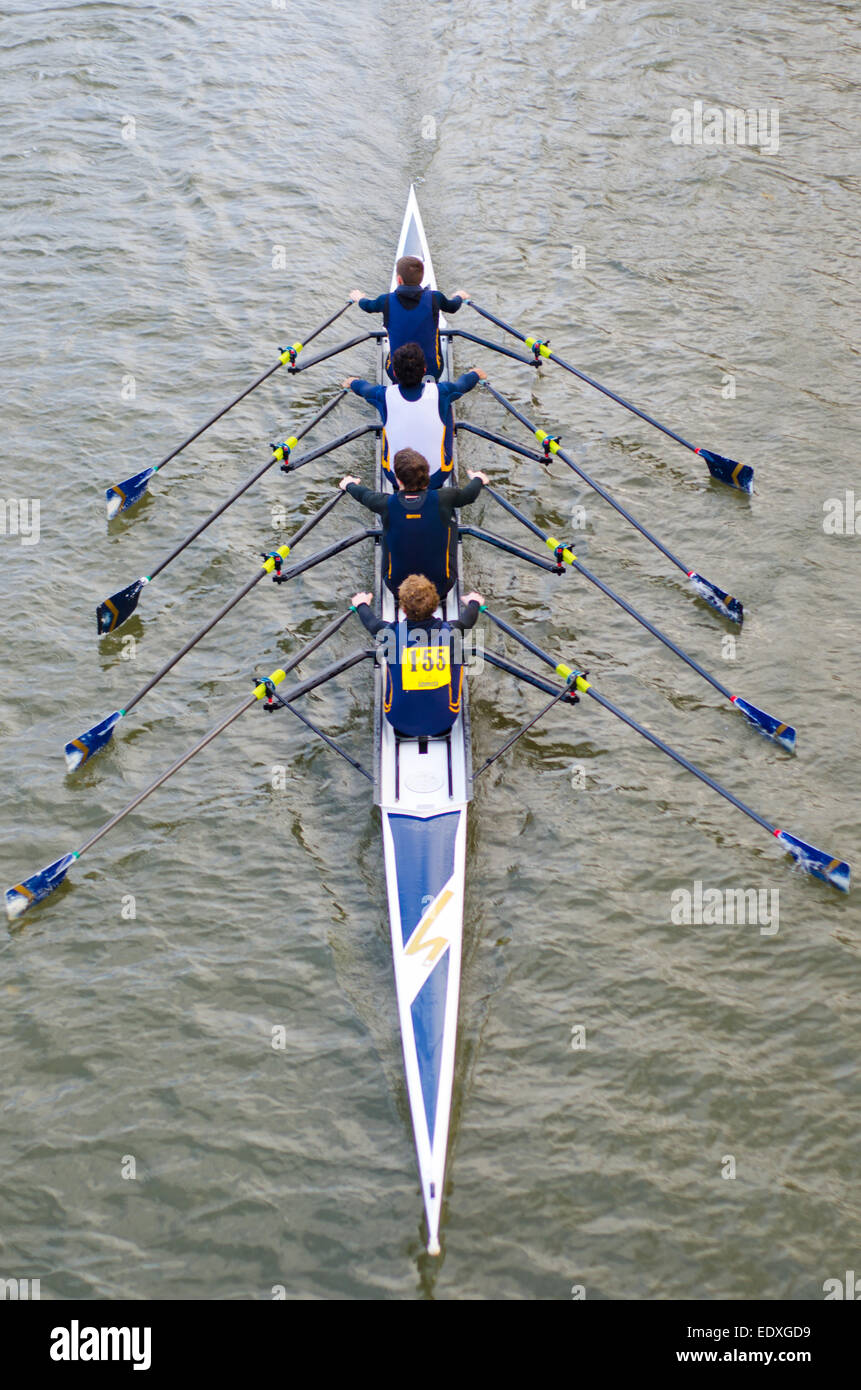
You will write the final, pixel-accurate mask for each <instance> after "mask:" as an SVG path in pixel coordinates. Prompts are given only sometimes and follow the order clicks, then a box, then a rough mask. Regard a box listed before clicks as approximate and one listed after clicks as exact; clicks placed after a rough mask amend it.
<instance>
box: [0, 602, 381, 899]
mask: <svg viewBox="0 0 861 1390" xmlns="http://www.w3.org/2000/svg"><path fill="white" fill-rule="evenodd" d="M351 611H352V610H351V609H348V610H347V612H346V613H344V614H342V615H341V617H340V620H339V622H338V624H337V626H340V624H341V623H342V622H345V621H346V620H347V618H348V617H349V616H350V613H351ZM333 630H334V628H333V626H332V625H331V624H330V629H329V631H333ZM327 635H328V633H327ZM321 639H322V634H320V635H319V636H318V638H315V639H314V643H313V646H319V645H320V640H321ZM313 646H312V644H309V646H308V647H305V648H303V650H302V651H301V652H300V653H298V655H297V656H296V657H294V658H293V661H292V662H290V663H289V664H288V665H287V666H286V667H284V668H283V669H282V670H278V671H273V672H272V675H271V676H269V677H268V678H267V679H266V680H263V681H261V682H260V683H259V685H256V686H255V688H254V690H253V692H252V693H251V695H249V696H248V699H247V700H243V701H242V704H241V705H237V707H236V709H234V710H233V711H232V713H230V714H228V715H227V717H226V718H225V719H222V720H221V722H220V723H218V724H216V726H215V728H214V729H210V731H209V733H208V734H206V735H204V737H203V738H202V739H201V740H200V742H199V743H196V744H195V745H194V747H193V748H191V749H189V751H188V752H187V753H184V754H183V756H182V757H181V758H179V759H177V761H176V762H175V763H173V765H172V766H171V767H169V768H168V769H167V772H163V773H162V774H161V776H160V777H157V778H156V780H155V781H154V782H151V783H150V784H149V786H148V787H145V788H144V790H143V791H142V792H138V794H137V796H135V797H134V798H133V799H132V800H131V801H130V802H129V803H128V805H127V806H124V807H123V809H122V810H121V811H118V812H117V814H116V815H115V816H112V817H111V819H110V820H109V821H106V822H105V824H104V825H102V826H100V828H99V829H98V830H97V831H96V832H95V834H93V835H91V836H90V838H89V839H88V840H86V841H85V842H84V844H82V845H81V847H80V849H76V850H72V851H71V853H70V854H64V855H63V856H62V858H60V859H55V860H54V862H53V864H48V865H47V867H46V868H44V869H40V870H39V872H38V873H35V874H33V875H32V876H31V877H30V878H25V879H24V880H23V881H22V882H21V883H16V884H15V886H14V888H7V890H6V915H7V917H8V918H9V921H10V922H11V921H14V920H15V918H16V917H20V916H21V914H22V912H26V911H27V909H28V908H29V907H33V905H34V904H35V903H39V902H41V901H42V900H43V898H47V897H48V896H49V894H51V893H53V892H54V891H55V889H57V888H59V887H60V884H61V883H62V882H63V880H64V879H65V877H66V874H67V873H68V871H69V869H70V868H71V867H72V865H73V864H74V863H75V862H76V860H78V859H80V858H81V856H82V855H83V854H86V852H87V850H88V849H91V848H92V847H93V845H95V844H97V843H98V841H99V840H101V839H102V837H103V836H104V835H107V833H108V831H109V830H113V828H114V826H115V825H119V823H120V821H121V820H124V819H125V817H126V816H127V815H129V813H130V812H131V811H134V810H135V808H136V807H137V806H140V804H141V802H142V801H145V800H146V798H147V797H148V796H149V795H150V794H151V793H152V792H154V791H156V790H157V788H158V787H160V786H161V785H162V784H163V783H164V782H166V781H167V780H168V778H169V777H172V776H173V774H174V773H175V772H179V770H180V768H181V767H185V764H186V763H187V762H190V761H191V759H192V758H194V757H195V756H196V755H197V754H198V753H200V752H201V751H202V749H204V748H206V747H207V745H208V744H210V743H212V741H213V739H216V738H217V737H218V735H219V734H221V733H223V732H224V730H225V729H227V728H229V727H230V725H231V724H232V723H234V721H235V720H237V719H238V718H239V717H240V715H242V714H244V713H245V711H246V710H249V709H250V708H251V706H252V705H253V704H255V703H256V702H257V701H258V700H262V699H264V698H266V697H269V696H270V695H271V691H272V687H274V686H277V685H280V684H281V682H282V681H283V680H284V677H285V676H286V674H287V672H288V671H289V670H290V669H291V667H292V666H295V665H297V664H298V663H299V661H300V660H302V659H303V658H304V657H305V656H307V655H308V652H309V650H312V649H313ZM374 655H375V653H374V652H373V651H364V650H363V651H359V652H354V653H353V654H352V655H351V656H349V657H345V658H343V659H342V660H341V661H336V662H333V663H332V664H331V665H330V666H327V667H325V668H324V669H323V670H322V671H319V672H318V673H317V675H316V676H311V677H310V678H309V679H308V680H305V681H303V682H302V683H301V684H300V685H297V686H294V687H293V688H292V689H291V690H290V691H289V692H288V693H287V695H286V697H284V698H286V699H287V700H288V701H292V700H297V699H298V698H299V696H300V695H305V694H307V693H308V691H310V690H314V689H315V688H316V687H317V686H318V685H322V684H323V683H324V681H327V680H331V679H332V677H333V676H337V675H340V673H341V672H342V671H345V670H348V669H349V668H350V667H351V666H355V665H356V664H357V663H358V662H359V661H364V660H365V658H366V657H369V656H374Z"/></svg>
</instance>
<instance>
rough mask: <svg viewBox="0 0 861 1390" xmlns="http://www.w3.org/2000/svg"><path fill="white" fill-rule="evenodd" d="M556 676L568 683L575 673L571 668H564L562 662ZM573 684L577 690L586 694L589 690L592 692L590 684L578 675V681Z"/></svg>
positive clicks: (557, 668)
mask: <svg viewBox="0 0 861 1390" xmlns="http://www.w3.org/2000/svg"><path fill="white" fill-rule="evenodd" d="M556 674H557V676H561V677H562V679H563V680H564V681H567V680H568V678H569V677H570V676H573V675H574V672H573V671H572V669H571V667H570V666H563V664H562V663H561V662H560V663H559V665H558V666H557V667H556ZM572 684H573V685H574V686H575V687H576V689H577V690H582V691H584V692H585V691H587V690H591V686H590V684H589V682H588V681H587V680H586V679H585V677H583V676H579V675H578V677H577V679H576V680H575V681H573V682H572Z"/></svg>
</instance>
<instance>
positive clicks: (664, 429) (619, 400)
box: [550, 352, 698, 454]
mask: <svg viewBox="0 0 861 1390" xmlns="http://www.w3.org/2000/svg"><path fill="white" fill-rule="evenodd" d="M550 360H551V362H555V363H556V364H557V366H559V367H564V368H565V371H566V372H570V373H571V375H572V376H576V377H579V378H580V380H581V381H585V382H586V385H587V386H594V388H595V390H596V391H600V392H601V395H602V396H609V398H610V400H611V401H615V402H616V404H617V405H622V406H624V407H625V409H626V410H630V412H631V414H632V415H638V416H639V418H640V419H641V420H645V422H646V424H647V425H654V427H655V429H656V430H660V431H661V434H666V435H668V436H669V438H670V439H674V440H675V441H676V443H677V444H683V445H684V447H685V448H686V449H690V451H691V453H692V454H695V453H697V452H698V451H697V448H696V446H695V445H693V444H690V443H688V441H687V439H683V438H682V436H681V435H680V434H676V431H675V430H671V429H670V428H669V426H668V425H662V424H661V422H660V420H653V419H652V416H651V415H647V414H646V412H645V410H640V409H639V407H638V406H636V405H632V404H631V402H630V401H626V400H625V398H624V396H618V395H617V394H616V392H615V391H611V390H610V388H609V386H602V385H601V383H600V381H595V379H594V377H591V376H587V375H586V373H585V372H581V371H578V369H577V368H576V367H572V365H571V363H570V362H565V361H564V360H563V359H562V358H561V357H557V355H556V353H555V352H551V353H550Z"/></svg>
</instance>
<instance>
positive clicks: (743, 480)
mask: <svg viewBox="0 0 861 1390" xmlns="http://www.w3.org/2000/svg"><path fill="white" fill-rule="evenodd" d="M466 302H467V304H469V305H470V306H471V307H472V308H473V309H474V310H475V312H476V313H477V314H481V316H482V318H486V319H488V320H489V321H490V322H491V323H495V324H496V325H497V327H499V328H501V329H502V330H503V331H504V332H505V333H510V334H511V336H512V337H513V338H519V339H520V341H521V343H525V344H526V346H527V347H528V348H529V349H530V351H531V352H532V355H533V357H534V359H535V361H536V363H537V362H539V361H540V360H541V359H542V358H546V359H547V360H548V361H550V362H555V363H556V365H557V366H558V367H562V368H563V369H564V370H565V371H566V372H570V373H571V375H572V376H576V377H577V378H578V379H579V380H580V381H585V383H586V385H587V386H594V388H595V390H596V391H600V392H601V394H602V395H604V396H609V398H610V400H611V401H615V402H616V404H617V405H622V406H624V407H625V409H626V410H630V412H631V414H632V415H636V416H638V417H639V419H641V420H645V422H646V424H647V425H654V427H655V429H656V430H660V431H661V433H662V434H666V435H668V437H669V438H670V439H674V440H675V441H676V443H677V444H682V445H684V447H685V448H686V449H690V451H691V453H692V454H699V456H700V458H701V459H702V460H703V462H704V463H705V465H706V467H707V468H708V470H709V473H710V474H711V476H712V477H713V478H714V479H716V481H717V482H719V483H726V485H727V487H734V488H738V489H739V491H741V492H753V469H752V468H751V467H750V465H749V464H747V463H738V462H737V461H736V460H735V459H730V458H724V457H723V455H722V454H716V453H714V452H713V451H712V450H711V449H704V448H702V447H700V448H697V446H696V445H695V444H690V443H689V442H688V440H687V439H683V438H682V436H681V435H680V434H676V431H675V430H671V429H669V428H668V427H667V426H666V425H662V424H661V423H660V421H659V420H653V419H652V417H651V415H647V414H646V412H645V411H644V410H640V409H638V407H637V406H635V405H632V404H631V402H630V401H626V400H625V398H624V397H623V396H618V395H617V394H616V392H615V391H611V390H610V388H609V387H608V386H602V385H601V383H600V381H595V380H594V379H593V378H592V377H591V376H587V375H586V373H585V372H581V371H579V370H578V368H577V367H572V365H571V363H570V362H565V361H564V360H563V359H562V358H561V357H557V355H556V353H555V352H551V351H550V346H549V343H550V340H549V338H530V337H528V336H527V335H526V334H525V333H521V332H520V330H519V329H517V328H514V327H513V326H512V325H511V324H510V323H506V322H505V320H504V319H500V318H497V317H496V315H495V314H491V313H490V311H489V310H488V309H483V308H482V307H481V305H480V304H476V302H475V300H474V299H468V300H467V301H466Z"/></svg>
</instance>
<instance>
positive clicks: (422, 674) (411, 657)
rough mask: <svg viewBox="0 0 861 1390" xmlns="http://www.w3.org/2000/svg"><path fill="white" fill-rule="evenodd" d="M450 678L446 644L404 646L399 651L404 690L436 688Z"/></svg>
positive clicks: (449, 658)
mask: <svg viewBox="0 0 861 1390" xmlns="http://www.w3.org/2000/svg"><path fill="white" fill-rule="evenodd" d="M450 680H451V657H450V653H449V647H448V644H447V643H446V644H444V645H440V646H438V647H405V648H404V650H403V651H402V652H401V683H402V685H403V688H404V690H438V689H439V688H440V686H441V685H448V684H449V682H450Z"/></svg>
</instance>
